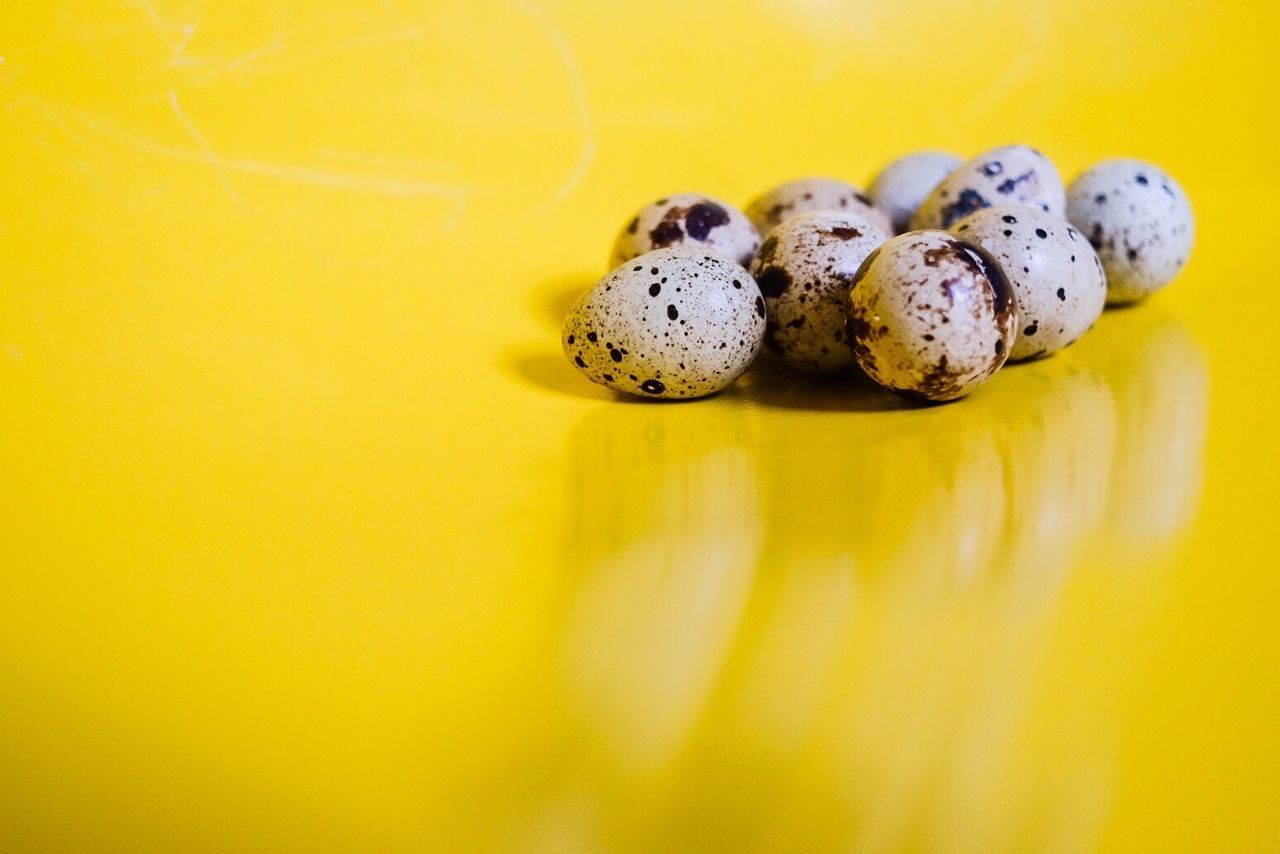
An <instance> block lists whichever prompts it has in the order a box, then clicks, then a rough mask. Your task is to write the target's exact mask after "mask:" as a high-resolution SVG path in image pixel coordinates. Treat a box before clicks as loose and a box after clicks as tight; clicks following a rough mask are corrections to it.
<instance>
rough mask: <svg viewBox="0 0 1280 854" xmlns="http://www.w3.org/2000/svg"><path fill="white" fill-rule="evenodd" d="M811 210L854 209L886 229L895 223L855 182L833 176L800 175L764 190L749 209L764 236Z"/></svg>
mask: <svg viewBox="0 0 1280 854" xmlns="http://www.w3.org/2000/svg"><path fill="white" fill-rule="evenodd" d="M807 211H851V212H853V213H856V214H861V215H862V216H863V217H864V218H865V219H868V220H870V221H871V222H872V223H874V224H876V225H877V226H879V227H880V228H882V229H883V230H886V231H887V230H888V229H890V228H891V227H892V226H891V225H890V223H889V217H888V215H887V214H885V212H884V211H882V210H880V209H879V208H877V207H876V206H875V203H874V202H872V201H871V198H870V197H869V196H867V195H865V194H863V192H862V191H861V190H859V189H858V188H857V187H855V186H853V185H852V184H846V183H845V182H844V181H836V180H834V179H832V178H800V179H798V180H795V181H788V182H787V183H785V184H780V185H778V186H777V187H774V188H773V189H772V190H769V191H768V192H766V193H762V194H761V195H759V196H757V197H756V198H755V199H753V200H752V201H751V203H750V204H748V205H747V207H746V208H745V212H746V215H747V217H748V218H749V219H750V220H751V221H752V222H753V223H755V226H756V228H757V229H759V230H760V233H761V234H762V235H766V236H767V235H768V234H769V231H770V230H771V229H773V228H774V227H775V226H777V225H779V224H781V223H783V222H786V221H787V220H788V219H790V218H791V217H793V216H795V215H796V214H802V213H806V212H807Z"/></svg>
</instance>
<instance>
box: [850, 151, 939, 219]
mask: <svg viewBox="0 0 1280 854" xmlns="http://www.w3.org/2000/svg"><path fill="white" fill-rule="evenodd" d="M961 162H962V161H961V160H960V158H959V157H956V156H955V155H954V154H946V153H945V152H941V151H918V152H916V153H915V154H908V155H906V156H905V157H899V158H898V159H897V160H895V161H893V162H892V163H890V164H889V165H888V166H886V167H884V169H882V170H881V171H880V174H879V175H877V176H876V177H875V178H874V179H873V180H872V181H871V186H869V187H868V188H867V195H868V196H870V197H871V200H872V201H873V202H875V204H876V207H878V208H880V210H882V211H884V212H885V213H887V214H888V215H889V219H890V220H891V221H892V223H893V230H894V233H895V234H901V233H902V232H904V231H906V230H907V228H908V226H909V224H910V222H911V217H912V215H913V214H915V212H916V209H918V208H919V207H920V205H921V204H922V203H923V202H924V200H925V199H926V198H928V196H929V194H930V193H931V192H933V188H934V187H936V186H938V185H939V184H941V183H942V181H943V180H944V179H945V178H946V177H947V176H948V175H950V174H951V173H952V171H954V170H955V168H956V167H957V166H959V165H960V163H961Z"/></svg>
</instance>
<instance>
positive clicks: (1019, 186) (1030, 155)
mask: <svg viewBox="0 0 1280 854" xmlns="http://www.w3.org/2000/svg"><path fill="white" fill-rule="evenodd" d="M1065 204H1066V202H1065V196H1064V192H1063V189H1062V178H1060V177H1059V176H1058V170H1057V169H1056V168H1055V167H1054V165H1053V163H1051V162H1050V161H1049V158H1047V157H1045V156H1044V155H1043V154H1041V153H1040V152H1039V151H1036V150H1035V149H1034V148H1029V147H1028V146H1025V145H1006V146H1004V147H1003V148H993V149H992V150H991V151H988V152H986V153H985V154H980V155H979V156H977V157H975V158H973V159H972V160H970V161H969V162H967V163H965V164H964V165H963V166H960V167H959V168H957V169H956V170H955V171H953V172H952V173H951V174H950V175H948V176H947V177H946V178H945V179H944V180H943V181H942V183H941V184H939V185H938V186H937V187H934V189H933V191H932V192H931V193H929V195H928V197H927V198H926V199H925V200H924V202H923V203H922V204H921V205H920V208H919V209H918V210H917V211H916V212H915V215H914V216H912V218H911V227H912V228H950V227H951V225H952V224H953V223H955V222H956V221H957V220H960V219H962V218H963V217H965V216H967V215H969V214H971V213H973V212H974V211H976V210H979V209H981V208H989V207H991V206H993V205H1024V206H1027V207H1033V208H1039V209H1040V210H1042V211H1045V212H1046V213H1051V214H1053V215H1054V216H1056V217H1061V216H1062V215H1063V210H1064V207H1065Z"/></svg>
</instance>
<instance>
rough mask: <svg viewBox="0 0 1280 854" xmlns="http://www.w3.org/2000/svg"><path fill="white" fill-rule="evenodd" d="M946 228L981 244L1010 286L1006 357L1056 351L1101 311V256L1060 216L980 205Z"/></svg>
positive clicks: (1084, 329)
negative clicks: (1013, 321) (1010, 334)
mask: <svg viewBox="0 0 1280 854" xmlns="http://www.w3.org/2000/svg"><path fill="white" fill-rule="evenodd" d="M951 233H952V234H954V235H956V236H957V237H959V238H960V239H961V240H967V241H969V242H970V243H974V244H976V245H978V246H980V247H981V248H983V249H985V250H986V251H987V254H988V255H990V256H991V257H992V258H994V259H995V260H996V263H997V264H999V265H1000V269H1001V270H1003V271H1004V274H1005V277H1006V278H1007V279H1008V280H1009V284H1010V285H1012V286H1013V296H1014V300H1015V301H1016V302H1017V305H1018V327H1019V328H1018V334H1017V337H1016V338H1015V339H1014V342H1013V348H1012V349H1011V350H1010V351H1009V360H1010V361H1014V362H1017V361H1021V360H1023V359H1034V358H1036V357H1037V356H1047V355H1049V354H1050V353H1056V352H1057V351H1059V350H1061V349H1062V348H1063V347H1066V346H1067V345H1068V344H1071V343H1072V342H1074V341H1075V340H1076V339H1077V338H1079V337H1080V336H1081V335H1083V334H1084V333H1086V332H1088V331H1089V328H1090V327H1092V326H1093V324H1094V321H1096V320H1097V319H1098V315H1100V314H1102V307H1103V305H1104V304H1105V303H1106V299H1107V281H1106V278H1105V277H1104V276H1103V274H1102V262H1101V261H1100V260H1098V255H1097V253H1096V252H1094V251H1093V247H1091V246H1090V245H1089V242H1088V241H1087V240H1085V239H1084V235H1082V234H1080V232H1078V231H1076V230H1075V229H1074V228H1072V227H1071V226H1070V225H1069V224H1067V223H1066V222H1065V221H1064V220H1061V219H1058V218H1057V217H1055V216H1050V215H1049V214H1047V213H1045V212H1044V211H1040V210H1036V209H1035V208H1024V207H992V208H983V209H982V210H980V211H975V212H974V213H971V214H969V216H967V217H965V218H964V219H962V220H960V221H959V222H957V223H956V224H955V225H953V226H951Z"/></svg>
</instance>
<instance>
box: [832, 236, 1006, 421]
mask: <svg viewBox="0 0 1280 854" xmlns="http://www.w3.org/2000/svg"><path fill="white" fill-rule="evenodd" d="M1017 318H1018V312H1017V307H1016V305H1015V303H1014V298H1013V291H1012V289H1011V288H1010V286H1009V283H1008V281H1006V279H1005V277H1004V273H1003V272H1001V270H1000V268H999V267H998V266H997V265H996V263H995V262H994V261H993V260H992V259H991V258H990V256H988V255H987V254H986V253H985V252H984V251H983V250H981V249H979V248H978V247H976V246H973V245H971V244H968V243H965V242H963V241H961V240H958V239H956V238H955V237H954V236H953V235H951V234H948V233H947V232H945V231H912V232H908V233H907V234H903V235H900V236H898V237H895V238H893V239H892V240H890V241H888V242H887V243H885V244H884V245H882V246H881V247H880V248H879V249H877V250H876V251H874V252H872V253H871V255H870V256H869V257H868V258H867V260H866V261H864V262H863V264H862V267H861V268H860V269H859V270H858V273H857V275H856V276H855V277H854V281H853V285H852V287H851V288H850V290H849V303H848V320H847V324H848V335H849V339H850V341H851V343H852V346H853V351H854V355H855V357H856V358H857V360H858V364H859V365H860V366H861V367H862V369H863V370H864V371H866V372H867V374H868V375H869V376H870V377H871V378H872V379H873V380H875V381H876V382H878V383H880V384H881V385H882V386H884V387H885V388H888V389H890V390H891V391H894V392H897V393H898V394H900V395H902V396H904V397H907V398H910V399H914V400H927V401H946V400H955V399H957V398H960V397H963V396H964V395H966V394H968V393H969V392H971V391H973V390H974V389H975V388H977V387H978V386H980V385H982V384H983V383H984V382H986V381H987V380H988V379H990V378H991V376H992V375H993V374H995V372H996V371H997V370H999V369H1000V367H1001V366H1002V365H1003V364H1004V362H1005V359H1007V358H1008V356H1009V349H1010V346H1011V345H1012V344H1013V340H1014V330H1015V328H1016V326H1017V322H1018V321H1017Z"/></svg>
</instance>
